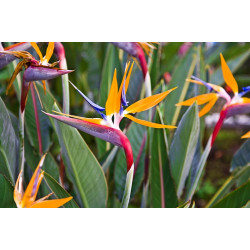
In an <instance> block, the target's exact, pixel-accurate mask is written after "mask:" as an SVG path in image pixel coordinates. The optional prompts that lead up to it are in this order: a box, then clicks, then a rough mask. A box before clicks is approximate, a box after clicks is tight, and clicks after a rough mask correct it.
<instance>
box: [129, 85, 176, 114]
mask: <svg viewBox="0 0 250 250" xmlns="http://www.w3.org/2000/svg"><path fill="white" fill-rule="evenodd" d="M176 88H177V87H175V88H172V89H170V90H167V91H165V92H163V93H160V94H156V95H152V96H149V97H146V98H144V99H142V100H140V101H138V102H135V103H133V104H132V105H130V106H129V107H128V108H127V109H126V110H125V112H126V113H136V112H141V111H145V110H147V109H150V108H152V107H154V106H155V105H157V104H158V103H159V102H161V101H162V100H163V99H164V98H165V97H166V96H167V95H168V94H169V93H170V92H172V91H173V90H174V89H176Z"/></svg>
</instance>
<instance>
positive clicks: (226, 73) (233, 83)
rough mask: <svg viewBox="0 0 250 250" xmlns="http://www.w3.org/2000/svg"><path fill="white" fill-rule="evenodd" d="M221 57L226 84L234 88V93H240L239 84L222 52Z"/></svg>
mask: <svg viewBox="0 0 250 250" xmlns="http://www.w3.org/2000/svg"><path fill="white" fill-rule="evenodd" d="M220 59H221V68H222V73H223V78H224V80H225V82H226V84H227V85H228V86H229V87H230V88H231V89H232V91H233V92H234V93H238V84H237V82H236V80H235V78H234V76H233V74H232V72H231V70H230V69H229V67H228V65H227V63H226V61H225V59H224V57H223V55H222V54H220Z"/></svg>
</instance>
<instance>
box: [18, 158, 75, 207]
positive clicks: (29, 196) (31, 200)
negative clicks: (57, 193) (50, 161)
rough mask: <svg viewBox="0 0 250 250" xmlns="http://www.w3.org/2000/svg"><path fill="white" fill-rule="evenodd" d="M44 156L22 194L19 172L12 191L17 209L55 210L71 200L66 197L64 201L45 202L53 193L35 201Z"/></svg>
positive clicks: (41, 177)
mask: <svg viewBox="0 0 250 250" xmlns="http://www.w3.org/2000/svg"><path fill="white" fill-rule="evenodd" d="M45 156H46V155H43V157H42V158H41V160H40V162H39V163H38V166H37V168H36V170H35V172H34V174H33V176H32V178H31V180H30V182H29V184H28V186H27V189H26V190H25V192H23V186H22V171H21V172H20V174H19V176H18V179H17V182H16V185H15V189H14V200H15V202H16V205H17V207H19V208H57V207H61V206H62V205H64V204H65V203H67V202H68V201H70V200H71V199H72V197H67V198H64V199H55V200H46V199H47V198H49V197H50V196H51V195H52V194H53V193H51V194H49V195H47V196H45V197H43V198H41V199H39V200H37V201H35V199H36V196H37V193H38V190H39V187H40V185H41V182H42V179H43V175H44V174H43V171H42V170H41V168H42V166H43V163H44V159H45Z"/></svg>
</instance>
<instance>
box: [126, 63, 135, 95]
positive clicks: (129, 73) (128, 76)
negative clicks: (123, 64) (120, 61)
mask: <svg viewBox="0 0 250 250" xmlns="http://www.w3.org/2000/svg"><path fill="white" fill-rule="evenodd" d="M133 66H134V62H133V63H132V65H131V67H130V69H129V72H128V75H127V77H126V81H125V94H126V93H127V90H128V85H129V81H130V76H131V73H132V69H133Z"/></svg>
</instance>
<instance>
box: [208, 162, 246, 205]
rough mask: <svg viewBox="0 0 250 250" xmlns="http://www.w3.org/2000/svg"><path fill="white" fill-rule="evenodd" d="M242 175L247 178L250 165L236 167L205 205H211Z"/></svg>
mask: <svg viewBox="0 0 250 250" xmlns="http://www.w3.org/2000/svg"><path fill="white" fill-rule="evenodd" d="M242 177H245V178H246V181H247V179H249V177H250V165H249V166H245V167H242V168H240V169H238V168H237V169H236V170H235V171H234V172H233V173H232V175H231V176H230V177H229V178H228V179H227V180H226V181H225V183H224V184H223V185H222V186H221V187H220V189H219V190H218V191H217V192H216V194H215V195H214V196H213V197H212V199H211V200H210V201H209V203H208V204H207V205H206V207H212V206H213V205H214V204H215V203H216V202H218V201H219V200H221V199H222V198H223V197H225V195H226V194H227V193H228V192H229V191H230V189H231V188H232V187H233V186H234V185H235V184H236V182H237V181H238V180H239V179H241V178H242Z"/></svg>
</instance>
